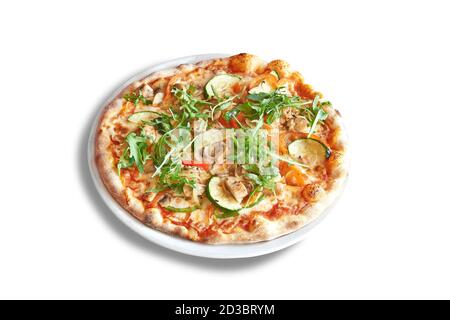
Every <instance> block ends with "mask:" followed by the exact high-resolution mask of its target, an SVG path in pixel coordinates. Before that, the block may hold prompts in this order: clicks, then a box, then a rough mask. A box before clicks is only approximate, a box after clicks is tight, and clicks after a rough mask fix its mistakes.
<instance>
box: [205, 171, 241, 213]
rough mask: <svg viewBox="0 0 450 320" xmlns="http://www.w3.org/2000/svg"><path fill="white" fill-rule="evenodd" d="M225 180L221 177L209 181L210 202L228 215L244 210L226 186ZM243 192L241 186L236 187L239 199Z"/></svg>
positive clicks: (207, 192) (207, 191) (208, 194)
mask: <svg viewBox="0 0 450 320" xmlns="http://www.w3.org/2000/svg"><path fill="white" fill-rule="evenodd" d="M224 182H225V181H224V179H223V178H220V177H212V178H211V180H209V183H208V187H207V189H206V194H207V196H208V198H209V200H210V201H211V202H212V203H213V204H214V205H215V206H216V207H218V208H219V209H221V210H223V211H224V212H226V213H230V212H237V211H238V210H239V209H241V208H242V205H241V203H240V201H238V200H237V199H236V198H235V197H234V196H233V194H232V193H230V192H229V191H228V189H227V188H226V187H225V185H224ZM241 193H243V191H242V190H241V189H240V186H237V187H236V194H237V196H238V197H240V196H241Z"/></svg>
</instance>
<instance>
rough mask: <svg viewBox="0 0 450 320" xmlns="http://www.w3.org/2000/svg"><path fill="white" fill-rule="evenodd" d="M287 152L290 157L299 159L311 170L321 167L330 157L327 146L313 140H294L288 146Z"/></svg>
mask: <svg viewBox="0 0 450 320" xmlns="http://www.w3.org/2000/svg"><path fill="white" fill-rule="evenodd" d="M288 150H289V154H290V155H291V156H292V157H294V158H301V159H302V160H303V162H304V163H305V164H306V165H308V166H310V167H312V168H315V167H316V166H318V165H323V164H324V163H325V161H326V160H327V159H328V158H329V157H330V155H331V150H330V148H328V146H326V145H325V144H324V143H323V142H321V141H319V140H317V139H313V138H302V139H298V140H295V141H294V142H292V143H291V144H289V146H288Z"/></svg>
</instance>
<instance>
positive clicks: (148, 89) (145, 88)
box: [142, 84, 153, 99]
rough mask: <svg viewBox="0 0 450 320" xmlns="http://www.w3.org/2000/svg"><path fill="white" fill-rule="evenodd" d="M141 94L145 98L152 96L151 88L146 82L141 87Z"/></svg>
mask: <svg viewBox="0 0 450 320" xmlns="http://www.w3.org/2000/svg"><path fill="white" fill-rule="evenodd" d="M142 95H143V96H144V98H145V99H151V98H152V97H153V89H152V87H150V86H149V85H148V84H145V85H144V86H143V87H142Z"/></svg>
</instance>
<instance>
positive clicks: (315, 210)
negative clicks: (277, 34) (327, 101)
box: [95, 54, 349, 244]
mask: <svg viewBox="0 0 450 320" xmlns="http://www.w3.org/2000/svg"><path fill="white" fill-rule="evenodd" d="M252 57H254V56H251V55H248V54H240V55H238V56H234V57H230V58H223V59H214V60H208V61H202V62H200V63H198V64H196V65H192V64H189V65H181V66H179V67H177V68H172V69H168V70H164V71H159V72H156V73H153V74H151V75H149V76H147V77H145V78H143V79H142V80H138V81H136V82H134V83H132V84H131V85H130V86H129V87H128V88H126V89H125V90H123V91H122V92H121V93H120V94H119V95H118V97H121V96H122V94H123V93H124V92H128V91H130V90H136V89H138V88H140V87H141V86H143V85H144V84H145V83H150V82H153V81H156V80H158V79H160V78H167V77H172V76H174V75H177V74H182V73H184V72H189V71H192V70H194V69H196V68H198V67H202V68H204V67H213V68H214V66H217V68H218V69H220V68H222V67H223V66H224V65H226V64H228V63H230V64H231V65H232V68H233V69H234V70H236V71H239V72H250V73H252V72H254V71H256V70H257V69H258V68H261V67H262V66H269V67H271V68H273V70H276V71H277V72H279V73H280V74H284V73H286V72H290V70H289V69H288V68H289V66H288V64H287V63H285V62H284V61H281V60H275V61H272V62H271V63H269V64H268V65H265V64H264V63H263V62H262V61H261V60H259V59H257V60H255V59H253V58H252ZM230 59H231V61H232V62H230ZM305 86H307V85H305ZM309 89H310V90H311V91H312V88H310V87H309ZM122 102H123V101H122V99H121V98H116V99H115V100H114V101H113V102H111V103H110V104H109V105H108V106H107V107H106V108H105V109H104V111H103V113H102V115H101V116H100V118H99V122H98V127H97V134H96V139H95V162H96V166H97V169H98V172H99V175H100V177H101V179H102V181H103V183H104V185H105V187H106V189H107V190H108V191H109V193H110V194H111V195H112V197H113V198H114V199H115V200H116V201H117V202H118V203H119V204H120V206H122V207H123V208H124V209H125V210H126V211H128V212H129V213H130V214H132V215H133V216H134V217H135V218H136V219H138V220H139V221H141V222H143V223H145V224H146V225H148V226H149V227H151V228H154V229H157V230H159V231H162V232H165V233H168V234H171V235H176V236H179V237H182V238H185V239H190V240H194V241H202V242H204V243H208V244H242V243H254V242H260V241H268V240H272V239H275V238H277V237H280V236H283V235H286V234H288V233H291V232H293V231H296V230H298V229H300V228H301V227H303V226H305V225H307V224H309V223H311V222H312V221H314V220H315V219H316V218H317V217H318V216H320V214H322V213H323V212H324V211H325V210H326V209H327V208H328V207H329V206H330V205H331V204H332V203H333V202H334V201H335V199H336V198H337V196H338V195H339V194H340V192H341V191H342V189H343V187H344V182H345V180H346V178H347V175H348V164H349V161H348V142H347V137H346V133H345V130H344V127H343V125H342V120H341V116H340V114H339V112H338V111H337V110H335V109H333V108H330V109H329V110H327V111H328V112H329V118H328V120H327V121H328V122H327V124H328V125H329V126H330V127H332V128H333V129H336V130H337V134H336V135H335V137H334V139H335V142H334V143H335V145H336V146H338V148H339V151H340V152H341V153H342V159H340V164H339V166H337V167H336V168H334V170H333V176H332V177H331V179H330V180H329V183H328V185H327V187H326V189H325V191H326V192H325V194H324V196H323V197H322V198H321V199H320V200H319V201H317V202H315V203H311V204H308V205H307V207H306V208H304V209H303V210H302V211H301V214H296V215H284V216H282V217H281V218H279V219H277V220H274V221H272V220H269V219H267V218H266V217H264V216H263V215H260V216H258V217H257V218H256V224H257V227H256V228H255V229H254V230H252V232H237V233H231V234H227V233H224V232H221V231H219V232H217V233H216V234H214V235H211V236H209V237H208V238H206V239H199V238H198V235H197V233H196V232H195V231H194V230H189V229H188V228H186V227H184V226H180V225H175V224H172V223H170V222H168V221H165V220H164V218H163V215H162V213H161V210H160V209H158V208H152V209H150V210H147V212H146V210H145V208H144V206H143V204H142V201H141V200H139V199H137V198H136V197H134V195H133V193H132V192H130V190H127V189H128V188H126V187H124V185H123V184H122V181H121V179H120V177H119V175H118V172H117V168H116V166H115V160H114V157H113V155H112V153H111V151H110V144H111V138H110V137H111V135H112V130H113V128H112V123H113V122H114V119H115V118H116V117H117V116H118V115H119V113H120V111H121V109H122Z"/></svg>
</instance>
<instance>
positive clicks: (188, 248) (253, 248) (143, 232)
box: [87, 53, 345, 259]
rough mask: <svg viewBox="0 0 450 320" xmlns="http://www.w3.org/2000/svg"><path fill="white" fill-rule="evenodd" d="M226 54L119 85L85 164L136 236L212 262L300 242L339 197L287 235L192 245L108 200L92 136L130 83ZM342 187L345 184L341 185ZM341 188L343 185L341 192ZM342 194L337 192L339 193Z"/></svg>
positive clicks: (172, 63)
mask: <svg viewBox="0 0 450 320" xmlns="http://www.w3.org/2000/svg"><path fill="white" fill-rule="evenodd" d="M229 56H230V54H223V53H209V54H197V55H190V56H185V57H180V58H175V59H170V60H164V61H160V62H157V63H154V64H152V65H150V66H148V67H147V68H145V69H144V70H143V71H141V72H139V73H138V74H136V75H134V76H132V77H131V78H129V79H128V80H127V81H125V82H124V83H123V84H122V85H120V86H119V87H118V88H117V89H116V90H115V91H114V92H113V93H112V94H111V95H110V96H109V97H108V98H107V99H106V100H105V102H104V103H102V104H101V105H100V107H99V108H98V110H97V112H96V115H95V117H94V121H93V122H92V124H91V126H90V132H89V140H88V144H87V148H88V150H87V161H88V166H89V172H90V175H91V178H92V180H93V183H94V185H95V188H96V190H97V192H98V193H99V195H100V197H101V198H102V200H103V202H104V203H105V204H106V206H107V207H108V209H109V210H110V211H111V212H112V213H113V214H114V215H115V216H116V217H117V218H118V219H119V220H120V221H121V222H122V223H124V224H125V225H126V226H127V227H128V228H130V229H131V230H133V231H134V232H135V233H137V234H139V235H140V236H141V237H143V238H144V239H147V240H148V241H150V242H152V243H154V244H157V245H159V246H161V247H164V248H166V249H170V250H172V251H176V252H179V253H183V254H186V255H190V256H196V257H203V258H212V259H241V258H251V257H257V256H262V255H266V254H270V253H273V252H276V251H279V250H282V249H286V248H288V247H290V246H292V245H294V244H296V243H298V242H300V241H301V240H303V239H304V237H305V236H306V234H307V233H309V232H310V231H311V229H313V228H314V227H315V226H316V225H317V224H319V223H320V222H321V221H322V220H323V219H324V218H325V216H327V215H328V213H329V211H330V210H331V208H332V207H333V206H334V205H335V204H336V202H337V201H338V198H339V197H340V196H339V195H338V196H337V197H336V198H335V199H334V200H333V201H332V203H331V205H329V206H328V207H327V208H326V209H325V210H324V211H323V212H322V213H321V214H320V215H319V216H318V217H317V218H316V219H315V220H313V221H311V222H310V223H308V224H306V225H305V226H303V227H301V228H300V229H298V230H296V231H294V232H291V233H289V234H286V235H283V236H281V237H278V238H275V239H272V240H267V241H262V242H256V243H248V244H219V245H215V244H205V243H199V242H194V241H191V240H187V239H183V238H180V237H177V236H173V235H170V234H166V233H164V232H161V231H159V230H156V229H153V228H151V227H149V226H147V225H145V224H143V223H142V222H140V221H139V220H137V219H136V218H134V217H133V216H132V215H131V214H130V213H129V212H128V211H126V210H125V209H124V208H123V207H122V206H120V204H119V203H118V202H117V201H116V200H115V199H114V198H113V197H112V195H111V194H110V193H109V192H108V190H107V189H106V187H105V185H104V183H103V181H102V180H101V178H100V174H99V172H98V168H97V165H96V164H95V152H94V151H95V136H96V131H97V127H98V123H99V120H100V117H101V115H102V113H103V110H104V109H105V107H107V106H108V105H109V104H110V103H111V102H112V101H113V100H114V99H115V98H116V96H117V95H118V94H119V93H120V92H122V91H123V90H124V89H125V88H126V87H128V86H129V85H130V84H132V83H133V82H135V81H137V80H140V79H143V78H144V77H146V76H147V75H150V74H152V73H154V72H157V71H162V70H167V69H170V68H174V67H177V66H179V65H181V64H189V63H198V62H200V61H204V60H209V59H217V58H224V57H229ZM344 185H345V183H344ZM344 188H345V186H343V188H342V190H343V189H344ZM341 193H342V192H340V194H341Z"/></svg>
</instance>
